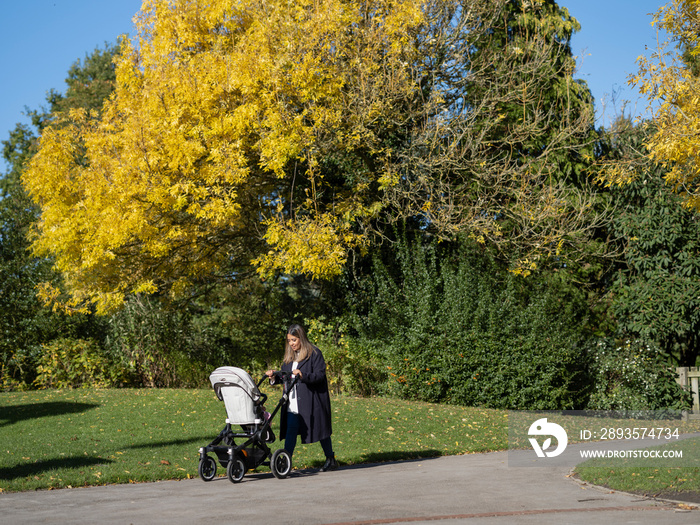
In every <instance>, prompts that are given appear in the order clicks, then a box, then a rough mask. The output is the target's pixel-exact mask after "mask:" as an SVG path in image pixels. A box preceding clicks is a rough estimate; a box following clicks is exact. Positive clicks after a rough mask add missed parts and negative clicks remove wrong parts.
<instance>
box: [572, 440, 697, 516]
mask: <svg viewBox="0 0 700 525" xmlns="http://www.w3.org/2000/svg"><path fill="white" fill-rule="evenodd" d="M652 448H655V449H660V450H664V449H666V450H667V449H675V450H681V451H682V453H683V457H684V458H687V459H686V460H683V461H681V460H668V459H665V460H655V462H656V463H658V464H656V465H655V464H654V461H650V460H646V461H640V460H634V459H617V460H611V459H605V460H602V459H591V460H588V461H586V462H585V463H581V464H580V465H578V466H577V467H576V475H577V476H578V477H579V478H581V479H583V480H585V481H588V482H589V483H593V484H594V485H603V486H606V487H610V488H612V489H615V490H621V491H625V492H634V493H637V494H644V495H647V496H656V497H668V498H671V499H682V500H683V499H690V500H692V501H695V502H697V503H700V468H698V467H697V465H698V459H699V458H700V439H698V438H691V439H684V440H681V441H678V442H676V443H672V444H668V445H663V446H659V447H652ZM674 461H678V462H679V463H681V464H682V463H685V464H686V465H685V466H679V467H672V466H670V465H671V464H673V463H674ZM689 465H696V466H689ZM689 494H690V496H691V497H690V498H687V496H688V495H689Z"/></svg>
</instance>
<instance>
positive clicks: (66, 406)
mask: <svg viewBox="0 0 700 525" xmlns="http://www.w3.org/2000/svg"><path fill="white" fill-rule="evenodd" d="M98 406H100V405H98V404H96V403H73V402H70V401H49V402H46V403H29V404H26V405H13V406H5V407H0V427H5V426H8V425H12V424H14V423H18V422H20V421H24V420H26V419H39V418H42V417H47V416H60V415H63V414H77V413H78V412H86V411H88V410H91V409H93V408H97V407H98Z"/></svg>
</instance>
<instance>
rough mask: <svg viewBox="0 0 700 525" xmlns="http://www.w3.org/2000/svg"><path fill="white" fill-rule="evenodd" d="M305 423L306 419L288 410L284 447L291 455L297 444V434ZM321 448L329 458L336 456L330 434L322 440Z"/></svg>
mask: <svg viewBox="0 0 700 525" xmlns="http://www.w3.org/2000/svg"><path fill="white" fill-rule="evenodd" d="M303 424H304V421H303V420H302V419H301V416H300V415H299V414H294V413H293V412H287V435H286V436H285V438H284V449H285V450H286V451H287V452H289V455H290V456H292V455H294V448H295V447H296V446H297V436H298V435H299V430H300V428H301V426H302V425H303ZM321 448H322V449H323V453H324V454H325V455H326V457H327V458H332V457H333V456H334V454H333V444H332V443H331V438H330V436H329V437H327V438H324V439H322V440H321Z"/></svg>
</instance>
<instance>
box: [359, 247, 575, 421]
mask: <svg viewBox="0 0 700 525" xmlns="http://www.w3.org/2000/svg"><path fill="white" fill-rule="evenodd" d="M395 248H396V249H395V251H394V253H395V254H396V255H395V258H394V257H392V256H385V257H384V258H383V259H380V258H379V257H375V260H374V264H373V267H372V276H371V277H368V278H365V279H364V280H363V281H362V282H361V283H360V286H358V288H357V290H356V292H355V294H356V300H355V305H356V306H355V310H354V319H353V324H352V326H353V327H354V328H355V329H356V331H357V335H356V337H355V340H354V342H353V346H354V347H358V348H365V349H367V351H370V350H371V352H372V353H373V354H374V355H377V356H380V360H381V363H382V366H383V367H384V369H385V370H384V371H385V375H384V376H383V377H384V378H386V379H385V380H384V382H383V384H381V385H378V390H381V391H383V392H384V393H387V394H389V395H395V396H399V397H402V398H408V399H419V400H423V401H429V402H438V401H446V402H450V403H458V404H463V405H470V406H486V407H492V408H511V409H573V408H582V407H583V406H584V405H585V403H586V400H587V396H588V390H589V385H588V378H587V375H586V370H587V364H586V354H585V352H584V342H585V340H586V336H585V334H584V329H583V327H584V326H585V325H586V319H585V316H586V315H587V307H586V304H585V297H584V296H583V295H582V294H579V292H577V290H576V289H575V288H572V287H571V286H570V285H568V283H567V278H566V275H565V274H564V272H561V274H557V273H555V272H553V273H549V274H548V273H543V274H540V275H531V276H530V277H528V278H527V279H524V278H522V277H518V276H515V275H512V274H510V273H509V272H508V271H506V270H505V269H504V268H502V267H501V266H499V264H498V263H497V262H495V261H494V260H493V259H491V258H490V257H489V256H488V254H487V253H485V252H484V251H483V250H481V248H480V247H479V246H475V245H474V244H470V243H469V242H464V243H462V244H459V245H441V246H437V245H436V244H433V243H423V242H421V241H418V240H413V241H410V240H406V239H401V240H399V242H398V243H397V245H396V247H395ZM380 377H381V376H380Z"/></svg>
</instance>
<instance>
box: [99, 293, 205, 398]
mask: <svg viewBox="0 0 700 525" xmlns="http://www.w3.org/2000/svg"><path fill="white" fill-rule="evenodd" d="M205 336H206V334H200V333H194V332H193V331H192V329H191V326H190V323H189V319H188V318H187V317H186V316H184V315H182V314H181V313H179V312H173V311H168V310H166V309H163V308H161V307H160V305H159V304H158V302H157V301H156V300H152V299H147V298H139V297H133V298H132V299H131V300H130V301H128V302H127V304H126V305H125V306H124V307H123V309H122V310H121V311H119V312H117V313H116V314H114V315H112V316H111V317H110V319H109V328H108V335H107V337H106V338H105V347H106V350H107V353H108V355H109V357H110V359H111V360H112V361H113V362H114V363H116V364H117V366H118V367H119V368H120V369H121V370H123V371H124V373H125V375H127V376H128V377H129V382H130V383H131V384H132V385H133V386H145V387H191V386H200V385H202V384H204V383H205V382H206V379H207V377H208V376H209V373H210V372H211V370H209V367H207V364H206V362H205V361H204V360H202V359H200V356H199V355H198V354H199V351H198V350H199V347H198V343H200V342H201V341H202V339H203V338H204V337H205Z"/></svg>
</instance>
